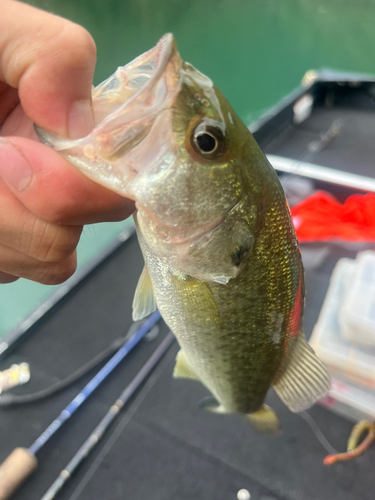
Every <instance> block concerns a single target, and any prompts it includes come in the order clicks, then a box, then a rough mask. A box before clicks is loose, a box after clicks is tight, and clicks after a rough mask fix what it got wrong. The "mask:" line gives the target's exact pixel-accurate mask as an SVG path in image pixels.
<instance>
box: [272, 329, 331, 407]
mask: <svg viewBox="0 0 375 500" xmlns="http://www.w3.org/2000/svg"><path fill="white" fill-rule="evenodd" d="M330 387H331V379H330V376H329V374H328V372H327V369H326V367H325V366H324V365H323V363H322V362H321V361H320V360H319V359H318V357H317V356H316V354H315V352H314V351H313V349H312V348H311V347H310V346H309V344H308V343H307V342H306V340H305V338H304V335H303V334H302V333H301V334H300V335H299V336H298V339H297V342H296V345H295V347H294V350H293V352H292V353H291V356H290V359H289V360H288V363H287V365H286V367H285V369H284V371H283V372H282V373H281V375H280V376H279V377H278V378H277V380H276V382H274V383H273V388H274V389H275V391H276V393H277V395H278V396H279V398H280V399H281V400H282V401H283V403H284V404H285V405H286V406H287V407H288V408H289V410H290V411H292V412H299V411H302V410H306V409H307V408H309V407H310V406H311V405H313V404H314V403H315V402H316V401H318V400H319V399H321V398H323V397H324V396H326V395H327V394H328V392H329V390H330Z"/></svg>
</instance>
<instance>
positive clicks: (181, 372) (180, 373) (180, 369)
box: [173, 349, 199, 380]
mask: <svg viewBox="0 0 375 500" xmlns="http://www.w3.org/2000/svg"><path fill="white" fill-rule="evenodd" d="M173 376H174V377H175V378H191V379H193V380H199V378H198V377H197V376H196V374H195V373H194V371H193V370H192V369H191V368H190V365H189V362H188V360H187V359H186V356H185V353H184V351H183V350H182V349H180V350H179V351H178V353H177V356H176V364H175V367H174V370H173Z"/></svg>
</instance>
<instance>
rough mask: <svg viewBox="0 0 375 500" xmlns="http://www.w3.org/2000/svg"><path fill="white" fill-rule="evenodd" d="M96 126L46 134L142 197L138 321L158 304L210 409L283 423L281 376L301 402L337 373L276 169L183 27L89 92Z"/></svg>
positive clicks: (73, 157) (268, 427)
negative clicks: (325, 355) (188, 55)
mask: <svg viewBox="0 0 375 500" xmlns="http://www.w3.org/2000/svg"><path fill="white" fill-rule="evenodd" d="M92 99H93V109H94V115H95V121H96V124H97V125H96V127H95V128H94V130H93V131H92V132H91V134H89V135H88V136H87V137H84V138H82V139H80V140H74V141H73V140H67V139H63V138H61V137H56V136H53V135H51V134H49V133H48V132H45V131H42V130H40V129H38V134H39V137H40V138H41V139H42V140H43V142H45V143H46V144H48V145H50V146H52V147H53V148H54V149H55V150H57V151H59V152H60V154H62V155H63V156H64V157H65V158H67V159H68V160H69V161H70V162H71V163H73V164H74V165H76V166H77V167H78V168H79V169H80V170H82V171H83V172H84V173H85V174H86V175H88V176H89V177H90V178H92V179H94V180H95V181H97V182H99V183H101V184H102V185H104V186H106V187H108V188H109V189H112V190H114V191H116V192H118V193H120V194H122V195H124V196H127V197H129V198H131V199H133V200H135V202H136V208H137V211H136V213H135V215H134V218H135V222H136V228H137V234H138V238H139V242H140V246H141V249H142V253H143V256H144V260H145V268H144V270H143V272H142V275H141V278H140V281H139V283H138V286H137V289H136V293H135V298H134V304H133V317H134V319H140V318H142V317H144V316H146V315H148V314H149V313H151V312H152V311H153V310H155V309H156V307H158V308H159V310H160V312H161V314H162V316H163V318H164V320H165V322H166V323H167V324H168V325H169V327H170V329H171V330H172V331H173V332H174V334H175V335H176V337H177V339H178V342H179V344H180V346H181V350H180V352H179V354H178V356H177V363H176V367H175V371H174V375H175V376H176V377H187V378H191V379H196V380H200V381H201V382H202V383H203V384H204V385H205V386H206V387H207V388H208V389H209V390H210V391H211V393H212V395H213V396H214V402H212V403H210V404H208V406H209V408H210V409H211V410H213V411H218V412H227V413H242V414H244V415H246V416H247V418H248V420H249V421H250V423H251V424H253V426H254V427H255V428H257V429H258V430H260V431H272V430H276V429H277V428H278V426H279V423H278V419H277V417H276V415H275V414H274V412H273V411H272V410H271V409H270V408H268V407H266V406H265V405H264V399H265V397H266V394H267V391H268V390H269V388H270V387H271V386H272V387H273V388H274V389H275V391H276V392H277V394H278V395H279V397H280V398H281V399H282V401H283V402H284V403H285V404H286V405H287V407H288V408H289V409H290V410H291V411H293V412H296V411H301V410H304V409H305V408H307V407H309V406H310V405H311V404H313V403H314V402H315V401H317V400H318V399H319V398H321V397H323V396H324V395H326V394H327V392H328V390H329V387H330V380H329V376H328V374H327V371H326V369H325V367H324V366H323V364H322V363H321V362H320V361H319V360H318V358H317V357H316V356H315V354H314V352H313V350H312V349H311V348H310V347H309V345H308V344H307V343H306V341H305V339H304V335H303V332H302V313H303V301H304V281H303V266H302V261H301V255H300V252H299V247H298V244H297V240H296V236H295V232H294V228H293V224H292V221H291V217H290V214H289V210H288V206H287V203H286V199H285V195H284V192H283V189H282V187H281V185H280V182H279V180H278V177H277V175H276V173H275V171H274V169H273V168H272V166H271V165H270V164H269V162H268V161H267V160H266V158H265V156H264V155H263V153H262V152H261V150H260V148H259V147H258V145H257V143H256V142H255V140H254V139H253V137H252V135H251V133H250V132H249V130H248V129H247V127H246V126H245V125H244V124H243V123H242V121H241V120H240V118H239V117H238V116H237V115H236V113H235V112H234V111H233V109H232V108H231V106H230V105H229V103H228V101H227V100H226V99H225V97H224V96H223V95H222V94H221V93H220V91H219V90H218V89H217V88H216V87H215V86H214V85H213V83H212V82H211V80H210V79H209V78H207V77H206V76H204V75H203V74H202V73H200V72H199V71H197V70H196V69H195V68H194V67H193V66H191V65H190V64H188V63H186V62H184V61H183V60H182V59H181V57H180V56H179V53H178V51H177V47H176V43H175V40H174V38H173V36H172V35H169V34H168V35H165V36H164V37H163V38H162V39H161V40H160V42H159V43H158V44H157V46H156V47H155V48H153V49H152V50H150V51H149V52H147V53H145V54H143V55H142V56H140V57H138V58H137V59H135V60H134V61H133V62H131V63H130V64H128V65H126V66H124V67H122V68H119V69H118V70H117V71H116V73H115V74H114V75H113V76H111V77H110V78H109V79H108V80H106V81H105V82H103V83H102V84H100V85H99V86H98V87H96V88H95V89H94V90H93V92H92Z"/></svg>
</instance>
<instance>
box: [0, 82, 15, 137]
mask: <svg viewBox="0 0 375 500" xmlns="http://www.w3.org/2000/svg"><path fill="white" fill-rule="evenodd" d="M0 102H1V108H0V127H1V126H2V124H3V123H4V120H5V119H6V118H7V117H8V116H9V115H10V113H11V112H12V111H13V110H14V108H15V107H16V106H17V104H18V103H19V97H18V92H17V89H13V88H12V87H9V85H7V84H6V83H4V82H1V81H0ZM4 135H5V134H4Z"/></svg>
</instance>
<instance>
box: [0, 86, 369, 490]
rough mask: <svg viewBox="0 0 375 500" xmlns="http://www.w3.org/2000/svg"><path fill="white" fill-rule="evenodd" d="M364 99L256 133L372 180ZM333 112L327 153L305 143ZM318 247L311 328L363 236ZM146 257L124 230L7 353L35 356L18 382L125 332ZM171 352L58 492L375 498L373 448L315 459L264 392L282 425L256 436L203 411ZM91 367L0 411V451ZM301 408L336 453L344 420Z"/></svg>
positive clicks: (120, 378)
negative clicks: (48, 393)
mask: <svg viewBox="0 0 375 500" xmlns="http://www.w3.org/2000/svg"><path fill="white" fill-rule="evenodd" d="M366 95H367V94H366ZM367 97H368V96H367ZM357 98H358V95H356V97H355V99H357ZM355 99H354V101H355ZM344 101H345V100H344ZM361 102H362V101H361ZM366 102H367V105H366V106H365V107H360V106H359V105H358V103H356V102H352V101H351V102H346V103H345V102H343V101H342V100H341V101H340V100H338V101H337V103H336V104H335V103H333V104H332V106H331V105H330V106H331V107H327V101H323V102H322V103H321V104H319V103H318V104H317V106H316V107H315V108H314V110H313V114H312V116H311V117H310V118H309V119H308V120H307V121H305V122H304V123H302V124H301V125H298V126H294V125H292V124H291V123H290V122H289V125H285V124H284V126H283V127H281V129H282V133H280V132H277V134H276V136H275V137H272V136H271V135H270V134H267V135H266V136H263V137H262V134H261V133H256V136H257V139H258V141H259V142H260V144H261V145H262V146H263V148H264V150H265V152H266V153H268V154H277V155H282V156H287V157H289V158H295V159H299V160H301V159H302V160H303V161H308V162H313V163H316V164H318V165H325V166H329V167H332V168H337V169H339V170H344V171H349V172H356V173H359V174H362V175H368V176H370V177H375V173H374V169H375V167H374V162H373V156H374V155H373V152H374V140H373V138H374V136H375V113H374V105H373V104H372V103H371V102H372V101H371V98H370V99H367V101H366ZM324 103H325V104H324ZM369 103H370V104H369ZM334 104H335V105H334ZM337 118H340V119H341V120H342V123H343V125H342V129H341V133H340V134H339V135H338V136H337V137H336V138H335V139H334V140H333V141H332V142H331V143H330V144H329V145H328V146H327V147H326V148H325V149H323V150H322V151H320V152H318V153H315V154H314V155H311V153H307V152H306V150H307V146H308V144H309V143H310V142H311V141H312V140H318V139H319V138H320V134H321V133H324V132H326V131H327V130H328V129H329V128H330V126H331V125H332V123H333V121H334V120H336V119H337ZM288 120H289V119H288ZM327 188H328V186H327ZM334 191H338V192H339V194H340V193H341V195H342V196H344V197H345V196H347V194H349V190H347V189H340V188H337V187H336V188H335V189H334ZM321 247H322V245H321V244H311V245H303V246H302V252H303V255H304V258H305V266H306V308H305V320H304V325H305V333H306V335H307V337H308V336H309V335H310V334H311V331H312V328H313V326H314V324H315V322H316V320H317V317H318V314H319V311H320V307H321V305H322V302H323V299H324V296H325V293H326V290H327V287H328V282H329V277H330V273H331V271H332V269H333V267H334V265H335V263H336V261H337V259H338V258H340V257H342V256H349V257H354V256H355V254H356V252H357V251H358V249H360V248H361V247H363V245H352V246H351V247H342V246H341V245H340V244H339V243H331V244H325V245H324V247H325V248H327V249H328V250H327V251H326V252H325V257H324V259H323V260H322V259H320V260H319V259H317V258H316V255H317V252H319V251H320V249H321ZM370 247H371V245H370ZM142 267H143V263H142V257H141V254H140V250H139V247H138V244H137V241H136V238H135V237H134V236H132V237H131V238H130V239H129V240H128V241H127V242H125V243H124V244H123V245H122V246H121V247H120V248H119V249H118V250H117V251H116V252H114V254H113V255H112V256H111V257H110V258H108V259H107V260H106V261H105V262H104V263H103V264H102V265H101V266H99V267H98V268H97V269H96V270H95V271H94V272H93V273H91V274H90V276H88V277H87V278H86V280H85V281H84V282H83V283H82V284H81V286H80V287H78V288H76V289H75V290H73V291H72V292H71V293H70V295H69V296H68V297H66V298H65V299H64V301H63V303H61V304H59V306H58V307H55V308H54V309H53V310H52V311H51V312H50V314H49V315H48V316H47V317H45V318H44V319H43V321H40V322H39V323H38V324H36V325H35V327H34V328H33V331H32V332H30V336H29V337H28V338H27V339H26V340H25V341H24V342H23V343H22V344H20V345H19V346H18V347H17V348H16V349H15V350H14V351H13V352H12V353H11V354H10V355H9V356H8V357H7V359H6V363H5V361H4V362H3V363H2V365H3V366H4V367H5V364H6V366H9V365H10V364H11V363H13V362H22V361H27V362H28V363H29V364H30V367H31V372H32V379H31V381H30V382H29V383H28V384H27V385H26V386H23V387H20V388H18V389H17V390H14V393H19V394H21V393H29V392H34V391H36V390H39V389H41V388H44V387H47V386H49V385H50V384H52V383H53V382H55V381H56V380H58V379H61V378H63V377H64V376H66V375H68V374H69V373H72V372H73V371H75V370H76V369H77V368H78V367H80V366H81V365H82V364H84V363H85V362H87V361H88V360H90V359H91V358H93V357H94V356H95V355H96V354H97V353H98V352H100V351H101V350H103V349H104V348H105V347H106V346H108V344H109V343H110V342H111V341H112V340H114V339H116V338H117V337H120V336H123V335H124V334H125V333H126V331H127V329H128V328H129V326H130V324H131V303H132V298H133V292H134V289H135V286H136V283H137V280H138V277H139V275H140V273H141V270H142ZM166 333H167V328H166V326H165V325H163V326H161V329H160V334H159V336H158V337H157V338H156V339H155V340H153V341H149V342H147V341H142V343H141V344H140V346H138V347H137V348H136V349H135V350H134V351H133V352H132V353H131V354H130V355H129V357H128V358H127V359H126V360H125V361H124V362H123V363H122V364H121V365H120V366H119V367H118V368H117V369H116V371H115V373H113V374H112V376H110V377H109V379H108V380H106V381H105V382H104V383H103V385H102V386H101V387H100V388H99V389H98V390H97V391H96V392H95V394H94V395H93V396H92V397H91V398H90V399H89V400H88V401H87V402H86V403H85V404H84V405H83V407H82V408H81V409H80V410H79V412H77V414H76V415H74V417H73V418H72V419H71V421H70V422H69V423H67V424H66V426H64V427H63V428H62V429H61V431H60V432H59V433H57V434H56V436H54V438H53V439H52V440H51V441H50V442H48V444H47V445H46V446H45V447H44V448H43V449H42V450H41V452H40V453H39V454H38V461H39V469H38V471H37V472H36V473H35V475H34V476H33V477H32V478H31V479H30V480H28V481H27V483H26V484H25V485H24V486H23V487H22V488H21V489H20V490H19V492H18V493H16V494H15V495H14V497H13V498H14V500H38V499H40V498H41V497H42V495H43V494H44V492H45V491H46V490H47V488H48V487H49V486H50V484H51V483H52V482H53V480H54V479H55V477H56V476H57V474H58V473H59V472H60V470H61V469H63V468H64V466H65V465H66V463H67V462H68V461H69V460H70V459H71V457H72V456H73V455H74V453H75V452H76V451H77V449H78V447H79V446H80V445H81V444H82V442H83V441H84V440H85V439H86V437H87V436H88V435H89V433H90V432H91V431H92V429H93V428H94V427H95V426H96V424H97V423H98V421H99V420H100V419H101V418H102V416H103V415H104V414H105V412H106V411H107V409H108V408H109V406H110V405H111V404H112V403H113V402H114V401H115V399H116V398H117V397H118V395H119V394H120V392H121V391H122V390H123V388H124V387H125V385H126V384H127V383H128V382H129V381H130V380H131V379H132V377H133V376H134V375H135V373H136V372H137V370H138V369H139V368H140V367H141V366H142V365H143V364H144V362H145V361H146V360H147V358H148V357H149V356H150V355H151V353H152V352H153V351H154V350H155V348H156V346H157V345H158V344H159V343H160V341H161V340H162V338H163V337H164V336H165V334H166ZM177 350H178V347H177V344H176V343H174V344H173V345H172V347H171V348H170V350H169V352H168V353H167V355H166V356H165V357H164V359H163V360H162V362H161V363H160V365H159V366H158V368H157V369H156V371H155V372H154V373H153V375H152V376H151V377H150V378H149V380H148V381H147V382H146V384H145V385H144V386H143V388H142V389H141V390H140V391H139V392H138V394H137V395H136V396H135V398H134V399H133V401H132V402H131V404H129V405H128V406H127V407H126V409H125V410H124V411H123V412H122V414H121V415H120V416H119V417H118V419H117V420H116V422H115V424H114V425H113V426H112V427H111V429H110V430H109V432H108V433H107V434H106V435H105V436H104V438H103V440H102V442H101V443H100V444H99V445H98V446H97V448H96V449H95V450H94V452H93V453H92V455H91V456H90V457H89V458H88V459H87V460H86V461H85V463H84V464H83V466H82V467H81V468H80V469H79V470H78V471H77V473H76V474H75V475H74V477H73V478H72V479H71V480H70V481H69V483H68V485H67V486H66V487H65V488H64V490H63V491H62V492H61V493H60V494H59V496H58V498H61V500H75V499H79V500H97V499H101V500H102V499H106V500H120V499H121V500H123V499H124V498H127V499H132V500H141V499H142V500H143V499H145V498H152V499H153V500H167V499H171V500H172V499H179V500H193V499H194V500H199V499H202V500H206V499H209V500H232V499H233V500H235V499H236V498H237V492H238V491H239V490H240V489H242V488H245V489H247V490H248V491H249V492H250V494H251V499H252V500H313V499H314V500H315V499H330V500H359V499H361V500H370V499H371V500H373V498H374V494H373V491H374V486H375V479H374V477H375V476H374V473H373V469H374V462H375V448H374V447H373V448H372V449H370V450H369V451H368V452H367V453H366V454H365V455H364V456H362V457H360V458H358V459H356V460H353V461H350V462H346V463H339V464H337V465H336V466H334V467H330V468H329V467H325V466H323V464H322V461H323V459H324V457H325V456H326V455H327V452H326V451H325V449H324V448H323V447H322V445H321V443H320V442H319V441H318V439H317V437H316V436H315V434H314V433H313V431H312V430H311V428H310V426H309V425H308V424H307V422H306V421H305V420H304V419H303V418H302V417H301V416H300V415H298V414H292V413H290V412H289V411H288V410H287V408H286V407H285V406H284V405H283V404H282V403H281V401H280V400H279V399H278V398H277V396H276V395H275V394H274V393H273V391H272V390H271V391H270V393H269V397H268V403H269V404H270V405H271V406H272V407H273V408H274V409H275V411H276V412H277V414H278V416H279V418H280V420H281V423H282V432H280V434H278V435H276V436H271V437H270V436H261V435H257V434H255V433H254V432H253V431H252V430H251V429H250V428H249V427H248V425H247V424H246V422H245V421H244V420H242V419H241V418H240V417H238V416H222V415H214V414H210V413H206V412H203V411H201V410H200V409H199V408H198V402H199V401H200V400H201V399H202V398H203V397H204V396H205V395H207V391H206V390H205V388H204V387H203V386H202V385H201V384H199V383H196V382H194V381H188V380H175V379H173V378H172V370H173V366H174V357H175V354H176V352H177ZM93 373H95V370H94V371H93V372H91V373H90V374H88V375H87V376H85V377H84V378H82V379H81V380H80V381H79V382H77V383H75V384H74V385H72V386H71V387H69V388H68V389H66V390H64V391H63V392H61V393H59V394H57V395H55V396H53V397H50V398H48V399H46V400H45V401H41V402H38V403H33V404H30V405H27V406H19V407H14V408H9V409H0V411H1V418H0V442H1V446H0V461H2V460H3V459H5V457H6V456H7V455H8V454H9V453H10V452H11V451H12V450H13V449H14V448H15V447H16V446H24V447H28V446H30V445H31V444H32V442H33V441H34V440H35V439H36V438H37V437H38V436H39V434H40V433H41V432H42V431H43V430H44V429H45V428H46V427H47V425H48V424H49V423H50V422H51V421H52V420H53V419H54V418H55V417H56V416H57V414H58V413H59V412H60V411H61V410H62V409H63V408H64V407H65V405H66V404H67V403H68V402H69V401H70V400H71V399H73V397H74V396H75V395H76V394H77V393H78V392H79V390H80V389H81V388H82V387H83V386H84V385H85V384H86V383H87V382H88V380H89V379H90V378H91V377H92V376H93ZM308 413H309V415H310V416H312V417H313V419H314V420H315V421H316V423H317V425H318V426H319V428H320V429H321V430H322V432H323V433H324V434H325V436H326V437H327V438H328V440H329V441H330V443H331V444H332V445H333V446H334V447H335V448H336V449H338V450H340V451H343V450H344V448H345V444H346V441H347V437H348V435H349V433H350V431H351V428H352V426H353V423H352V422H349V421H347V420H346V419H344V418H341V417H339V416H338V415H335V414H333V413H331V412H330V411H328V410H327V409H324V408H322V407H320V406H317V405H316V406H314V407H313V408H311V409H310V410H309V411H308Z"/></svg>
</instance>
